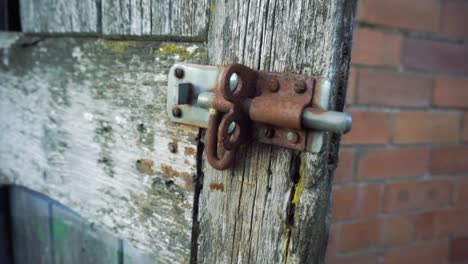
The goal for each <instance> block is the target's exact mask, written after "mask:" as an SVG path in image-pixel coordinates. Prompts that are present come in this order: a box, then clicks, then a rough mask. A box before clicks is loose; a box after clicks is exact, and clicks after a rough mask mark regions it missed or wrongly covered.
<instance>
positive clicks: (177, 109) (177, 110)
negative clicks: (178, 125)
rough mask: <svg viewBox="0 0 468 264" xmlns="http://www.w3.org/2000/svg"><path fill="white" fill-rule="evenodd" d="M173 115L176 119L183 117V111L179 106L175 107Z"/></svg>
mask: <svg viewBox="0 0 468 264" xmlns="http://www.w3.org/2000/svg"><path fill="white" fill-rule="evenodd" d="M172 115H173V116H174V117H181V116H182V110H181V109H180V108H179V107H178V106H174V108H172Z"/></svg>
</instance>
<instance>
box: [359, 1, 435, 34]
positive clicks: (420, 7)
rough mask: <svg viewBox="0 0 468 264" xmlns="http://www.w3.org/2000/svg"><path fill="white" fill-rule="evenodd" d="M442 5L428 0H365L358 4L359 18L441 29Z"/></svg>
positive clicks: (397, 24) (382, 23) (402, 25)
mask: <svg viewBox="0 0 468 264" xmlns="http://www.w3.org/2000/svg"><path fill="white" fill-rule="evenodd" d="M440 9H441V6H440V4H439V3H438V2H437V1H427V0H392V1H388V0H363V1H360V2H359V5H358V20H359V21H364V22H367V23H372V24H380V25H388V26H392V27H399V28H405V29H414V30H420V31H430V32H437V31H439V28H440V25H439V19H440Z"/></svg>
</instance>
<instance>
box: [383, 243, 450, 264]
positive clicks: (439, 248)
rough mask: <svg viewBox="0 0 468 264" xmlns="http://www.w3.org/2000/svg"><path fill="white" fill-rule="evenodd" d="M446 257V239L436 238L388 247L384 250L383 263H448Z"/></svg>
mask: <svg viewBox="0 0 468 264" xmlns="http://www.w3.org/2000/svg"><path fill="white" fill-rule="evenodd" d="M448 259H449V245H448V240H438V241H431V242H425V243H420V244H416V245H410V246H406V247H399V248H395V249H390V250H388V251H386V252H385V256H384V263H385V264H401V263H424V264H443V263H448Z"/></svg>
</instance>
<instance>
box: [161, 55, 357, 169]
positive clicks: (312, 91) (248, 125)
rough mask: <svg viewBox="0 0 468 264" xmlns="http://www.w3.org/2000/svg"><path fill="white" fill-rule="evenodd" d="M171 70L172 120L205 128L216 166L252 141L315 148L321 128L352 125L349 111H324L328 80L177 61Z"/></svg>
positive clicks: (224, 165) (231, 159) (229, 162)
mask: <svg viewBox="0 0 468 264" xmlns="http://www.w3.org/2000/svg"><path fill="white" fill-rule="evenodd" d="M172 71H173V75H174V76H175V78H177V80H172V79H171V77H170V78H169V84H170V85H171V84H172V87H174V88H173V90H169V91H168V111H169V112H171V113H172V116H173V117H174V118H172V120H173V121H174V122H181V123H188V124H194V125H198V126H206V127H207V131H206V136H205V152H206V156H207V159H208V162H209V163H210V165H211V166H212V167H214V168H216V169H219V170H224V169H227V168H230V167H232V165H233V164H234V160H235V157H236V153H237V150H238V149H239V147H240V146H241V145H242V144H244V143H246V142H248V141H250V140H252V139H256V140H258V141H260V142H264V143H267V144H273V145H278V146H283V147H287V148H291V149H296V150H302V151H311V152H318V151H320V149H321V148H322V146H323V145H324V144H325V143H324V142H325V140H324V137H323V132H333V133H338V134H344V133H346V132H348V131H349V130H350V129H351V123H352V120H351V117H350V115H348V114H346V113H343V112H334V111H329V110H328V101H329V98H330V88H329V87H330V84H329V81H328V80H327V79H325V78H320V77H311V76H302V75H297V74H287V73H272V72H262V71H255V70H252V69H250V68H248V67H246V66H243V65H240V64H231V65H226V66H223V67H211V68H209V67H206V66H197V65H188V64H179V65H177V66H174V67H173V69H172ZM181 78H183V79H184V82H182V80H181ZM233 80H234V81H235V83H236V85H235V86H234V87H235V89H232V87H233ZM191 81H193V83H191ZM176 87H177V89H176ZM174 90H177V91H178V93H179V94H173V91H174ZM182 111H183V112H184V116H182ZM186 112H187V115H185V113H186ZM205 118H206V119H205ZM205 120H206V121H205ZM219 147H221V149H222V150H223V151H222V155H220V153H218V149H220V148H219Z"/></svg>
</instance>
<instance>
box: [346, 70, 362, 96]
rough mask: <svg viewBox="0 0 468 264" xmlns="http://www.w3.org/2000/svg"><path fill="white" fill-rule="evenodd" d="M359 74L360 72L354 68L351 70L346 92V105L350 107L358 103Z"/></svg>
mask: <svg viewBox="0 0 468 264" xmlns="http://www.w3.org/2000/svg"><path fill="white" fill-rule="evenodd" d="M358 74H359V70H358V69H356V68H354V67H352V68H351V70H349V77H348V89H347V90H346V104H348V105H351V104H354V103H355V101H356V100H355V98H356V85H357V81H358V79H357V78H358Z"/></svg>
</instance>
